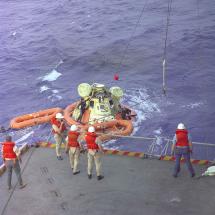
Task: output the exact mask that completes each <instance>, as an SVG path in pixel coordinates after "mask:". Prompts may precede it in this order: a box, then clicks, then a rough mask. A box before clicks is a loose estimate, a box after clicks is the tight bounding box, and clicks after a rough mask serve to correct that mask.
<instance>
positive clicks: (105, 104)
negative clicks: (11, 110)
mask: <svg viewBox="0 0 215 215" xmlns="http://www.w3.org/2000/svg"><path fill="white" fill-rule="evenodd" d="M78 93H79V95H80V97H81V99H80V100H79V101H77V102H74V103H72V104H70V105H68V106H67V107H66V108H65V110H63V109H61V108H58V107H57V108H52V109H46V110H42V111H39V112H35V113H31V114H26V115H22V116H18V117H15V118H14V119H12V120H11V122H10V127H11V128H14V129H22V128H26V127H30V126H35V125H38V124H42V123H48V122H50V120H51V119H52V118H53V117H55V115H56V113H59V112H61V113H62V114H63V115H64V120H65V121H66V123H67V125H68V126H71V125H73V124H76V125H77V126H78V127H79V129H80V130H82V131H87V129H88V127H89V126H90V125H93V126H94V127H95V129H96V132H97V133H98V135H99V136H100V138H101V140H102V141H107V140H110V139H112V135H120V136H125V135H130V134H131V132H132V131H133V123H132V121H133V120H134V118H135V116H136V113H135V112H134V111H132V110H131V109H130V108H129V107H126V106H124V105H122V104H120V99H121V98H122V96H123V90H122V89H121V88H120V87H111V88H110V89H108V88H107V87H105V85H103V84H97V83H96V84H93V85H89V84H87V83H82V84H80V85H79V86H78Z"/></svg>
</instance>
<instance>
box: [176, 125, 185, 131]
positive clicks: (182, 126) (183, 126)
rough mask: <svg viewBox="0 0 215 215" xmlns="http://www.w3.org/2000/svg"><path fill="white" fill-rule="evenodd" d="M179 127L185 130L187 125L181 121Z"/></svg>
mask: <svg viewBox="0 0 215 215" xmlns="http://www.w3.org/2000/svg"><path fill="white" fill-rule="evenodd" d="M177 129H179V130H183V129H186V127H185V125H184V124H183V123H179V124H178V127H177Z"/></svg>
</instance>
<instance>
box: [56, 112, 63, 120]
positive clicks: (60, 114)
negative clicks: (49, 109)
mask: <svg viewBox="0 0 215 215" xmlns="http://www.w3.org/2000/svg"><path fill="white" fill-rule="evenodd" d="M55 117H56V119H63V118H64V117H63V115H62V113H57V114H56V116H55Z"/></svg>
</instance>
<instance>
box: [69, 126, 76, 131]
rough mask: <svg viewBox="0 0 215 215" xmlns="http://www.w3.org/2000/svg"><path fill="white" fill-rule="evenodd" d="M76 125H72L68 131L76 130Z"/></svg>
mask: <svg viewBox="0 0 215 215" xmlns="http://www.w3.org/2000/svg"><path fill="white" fill-rule="evenodd" d="M77 129H78V127H77V126H76V125H72V126H71V127H70V131H77Z"/></svg>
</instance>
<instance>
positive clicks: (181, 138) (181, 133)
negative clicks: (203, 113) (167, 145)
mask: <svg viewBox="0 0 215 215" xmlns="http://www.w3.org/2000/svg"><path fill="white" fill-rule="evenodd" d="M176 139H177V141H176V147H186V146H187V147H188V146H189V140H188V131H187V130H185V129H183V130H180V129H178V130H176Z"/></svg>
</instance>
